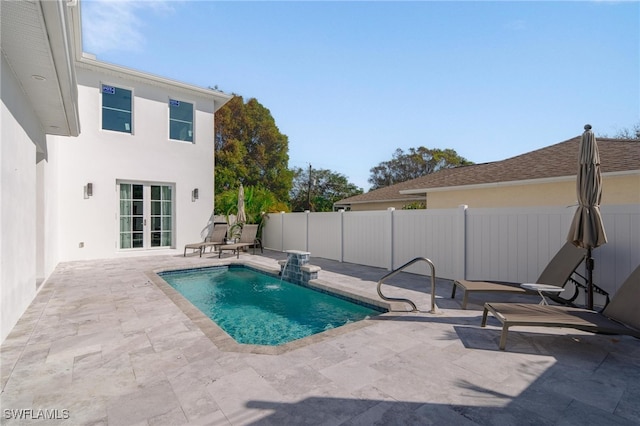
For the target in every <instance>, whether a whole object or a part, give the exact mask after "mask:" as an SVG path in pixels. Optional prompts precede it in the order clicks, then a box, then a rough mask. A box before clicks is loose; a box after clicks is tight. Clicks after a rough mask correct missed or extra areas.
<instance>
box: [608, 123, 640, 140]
mask: <svg viewBox="0 0 640 426" xmlns="http://www.w3.org/2000/svg"><path fill="white" fill-rule="evenodd" d="M614 138H617V139H628V140H636V141H637V140H640V123H636V124H635V125H634V126H633V128H632V129H628V128H624V129H622V130H618V132H617V133H616V134H615V135H614Z"/></svg>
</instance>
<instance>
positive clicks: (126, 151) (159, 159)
mask: <svg viewBox="0 0 640 426" xmlns="http://www.w3.org/2000/svg"><path fill="white" fill-rule="evenodd" d="M77 78H78V92H79V99H78V103H79V110H80V122H81V125H82V129H81V134H80V136H79V137H77V138H63V137H55V138H52V139H53V142H52V144H53V145H55V149H56V150H57V153H58V155H59V168H60V173H59V189H60V195H59V197H60V198H59V202H60V213H59V229H60V260H61V261H67V260H77V259H92V258H105V257H114V256H121V255H124V256H131V255H136V254H150V253H164V254H166V253H167V252H175V251H176V249H177V250H178V251H180V249H181V248H182V247H183V246H184V245H185V244H187V243H190V242H194V241H200V240H201V239H202V237H201V232H202V231H203V229H204V228H205V227H206V225H207V223H208V220H209V218H210V215H211V214H212V210H213V141H214V139H213V131H214V129H213V108H214V105H213V99H212V98H210V99H209V98H205V97H200V98H194V97H193V96H191V97H189V95H187V94H185V93H182V92H179V91H177V89H176V90H173V91H172V90H171V89H170V88H167V87H161V86H155V85H154V86H151V85H148V84H145V83H144V82H140V81H134V80H127V79H126V78H125V77H124V76H120V77H118V76H114V75H106V74H102V73H100V72H97V71H93V70H88V69H83V68H78V69H77ZM102 83H104V84H109V85H114V86H118V87H123V88H127V89H132V90H133V96H134V101H133V134H128V133H119V132H113V131H105V130H101V124H100V117H101V110H100V108H101V90H100V87H101V86H100V85H101V84H102ZM170 97H171V98H174V99H179V100H182V101H187V102H191V103H193V104H194V105H195V109H196V111H195V117H194V121H195V123H194V126H195V129H194V130H195V133H194V134H195V143H193V144H192V143H185V142H179V141H174V140H169V137H168V114H169V113H168V101H169V98H170ZM118 180H126V181H129V182H140V183H153V184H156V183H158V184H168V185H175V192H174V217H175V222H174V240H173V241H174V250H167V249H151V250H137V251H132V250H128V251H123V250H119V249H118V230H119V224H118V221H117V217H118V208H119V194H118V193H117V192H116V188H117V187H116V184H117V182H118ZM89 182H90V183H92V184H93V196H91V197H89V198H85V196H84V186H85V185H86V184H87V183H89ZM194 188H198V190H199V199H198V200H196V201H192V198H191V191H192V190H193V189H194ZM81 243H82V245H83V247H80V245H81Z"/></svg>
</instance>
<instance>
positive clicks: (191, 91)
mask: <svg viewBox="0 0 640 426" xmlns="http://www.w3.org/2000/svg"><path fill="white" fill-rule="evenodd" d="M71 19H72V21H73V31H74V37H73V39H74V43H75V49H74V51H75V54H76V57H75V60H76V64H77V66H78V67H79V68H82V69H89V70H93V71H98V72H101V73H103V74H107V75H112V76H115V77H126V78H127V79H129V80H134V81H138V82H141V83H144V84H149V85H154V86H160V87H165V88H170V89H171V90H173V91H176V90H177V91H179V92H182V93H186V94H188V95H190V96H194V97H199V98H206V99H213V101H214V108H213V112H215V111H217V110H218V109H220V108H222V106H223V105H224V104H226V103H227V102H229V100H230V99H231V98H233V95H229V94H226V93H224V92H221V91H219V90H214V89H207V88H203V87H199V86H194V85H191V84H187V83H183V82H180V81H177V80H172V79H169V78H165V77H161V76H158V75H154V74H150V73H146V72H142V71H138V70H134V69H131V68H126V67H122V66H119V65H115V64H110V63H107V62H103V61H100V60H98V59H97V58H96V57H95V56H94V55H91V54H89V53H86V52H83V46H82V20H81V12H80V2H78V6H77V7H76V8H74V10H73V13H72V17H71Z"/></svg>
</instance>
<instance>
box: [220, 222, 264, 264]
mask: <svg viewBox="0 0 640 426" xmlns="http://www.w3.org/2000/svg"><path fill="white" fill-rule="evenodd" d="M257 235H258V225H244V226H243V227H242V232H241V233H240V241H239V242H237V243H235V244H225V243H220V244H216V247H217V249H218V257H219V258H220V257H222V252H223V251H225V250H226V251H232V252H233V253H235V254H236V256H237V257H238V259H239V258H240V250H245V249H247V248H248V247H253V254H256V246H259V247H260V251H261V252H263V249H262V241H260V239H259V238H258V237H257Z"/></svg>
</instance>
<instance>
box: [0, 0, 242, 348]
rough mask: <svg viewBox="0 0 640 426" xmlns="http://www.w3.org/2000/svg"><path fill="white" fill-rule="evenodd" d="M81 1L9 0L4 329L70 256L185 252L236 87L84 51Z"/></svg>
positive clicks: (203, 209) (0, 225) (5, 16)
mask: <svg viewBox="0 0 640 426" xmlns="http://www.w3.org/2000/svg"><path fill="white" fill-rule="evenodd" d="M79 8H80V4H79V3H78V2H76V1H64V0H46V1H45V0H37V1H11V2H1V4H0V15H1V29H2V34H1V41H2V55H1V56H2V57H1V61H2V69H1V76H2V87H1V92H0V94H1V97H2V107H1V108H2V110H1V120H2V121H1V133H0V136H1V150H0V164H1V166H0V167H1V175H2V186H1V192H0V201H1V202H0V236H1V246H0V256H1V263H0V315H1V317H0V321H1V322H0V341H3V340H4V339H5V337H6V336H7V334H8V333H9V331H10V330H11V329H12V327H13V326H14V325H15V323H16V322H17V320H18V319H19V318H20V316H21V315H22V313H23V312H24V310H25V309H26V308H27V306H28V305H29V303H30V302H31V301H32V300H33V298H34V297H35V295H36V292H37V290H38V287H39V285H40V284H41V283H42V282H43V281H44V280H46V278H47V277H48V276H49V275H50V274H51V272H52V271H53V269H54V268H55V267H56V265H57V264H58V263H59V262H62V261H72V260H81V259H97V258H109V257H118V256H134V255H140V254H144V255H148V254H169V253H179V252H181V248H182V247H183V246H184V245H185V244H186V243H190V242H194V241H199V240H201V239H202V232H203V230H205V228H206V227H207V225H208V222H209V220H210V218H211V217H212V213H213V188H214V113H215V111H216V110H218V109H219V108H220V107H222V106H223V105H224V104H225V103H226V102H227V101H228V100H229V99H230V98H231V95H227V94H224V93H222V92H218V91H213V90H210V89H204V88H200V87H195V86H192V85H189V84H184V83H181V82H177V81H172V80H169V79H166V78H162V77H158V76H154V75H150V74H147V73H143V72H139V71H135V70H131V69H127V68H123V67H120V66H117V65H113V64H107V63H104V62H100V61H99V60H97V59H96V58H95V57H92V56H91V55H87V54H85V53H83V52H82V40H81V23H80V10H79Z"/></svg>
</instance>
